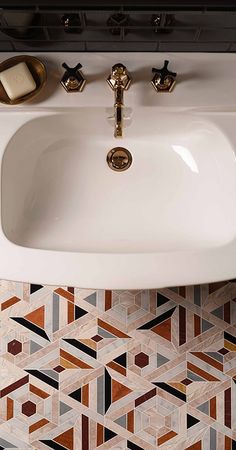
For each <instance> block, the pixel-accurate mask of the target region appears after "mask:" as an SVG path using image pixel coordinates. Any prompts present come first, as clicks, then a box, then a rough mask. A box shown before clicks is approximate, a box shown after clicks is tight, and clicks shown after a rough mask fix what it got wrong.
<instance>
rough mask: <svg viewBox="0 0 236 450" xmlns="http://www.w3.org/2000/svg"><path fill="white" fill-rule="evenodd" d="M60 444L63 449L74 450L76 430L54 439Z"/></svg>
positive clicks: (71, 429) (68, 431)
mask: <svg viewBox="0 0 236 450" xmlns="http://www.w3.org/2000/svg"><path fill="white" fill-rule="evenodd" d="M53 440H54V441H55V442H57V443H58V444H60V445H62V446H63V447H65V448H67V449H68V450H73V449H74V430H73V428H70V429H69V430H67V431H64V432H63V433H61V434H59V436H57V437H55V438H54V439H53Z"/></svg>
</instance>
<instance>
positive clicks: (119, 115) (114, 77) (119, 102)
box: [107, 63, 131, 138]
mask: <svg viewBox="0 0 236 450" xmlns="http://www.w3.org/2000/svg"><path fill="white" fill-rule="evenodd" d="M107 82H108V84H109V86H110V87H111V88H112V90H113V91H114V92H115V103H114V110H115V132H114V136H115V137H116V138H118V137H122V135H123V107H124V102H123V94H124V90H127V89H128V88H129V86H130V83H131V77H130V75H129V72H128V71H127V69H126V67H125V66H124V65H123V64H120V63H118V64H115V65H114V66H113V67H112V71H111V74H110V75H109V77H108V78H107Z"/></svg>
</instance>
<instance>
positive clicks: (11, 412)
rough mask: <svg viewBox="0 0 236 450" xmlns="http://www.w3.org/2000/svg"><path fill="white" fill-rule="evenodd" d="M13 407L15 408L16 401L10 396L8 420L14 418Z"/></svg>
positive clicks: (8, 399) (8, 398)
mask: <svg viewBox="0 0 236 450" xmlns="http://www.w3.org/2000/svg"><path fill="white" fill-rule="evenodd" d="M13 408H14V402H13V400H12V399H11V398H10V397H7V420H10V419H12V418H13V413H14V411H13Z"/></svg>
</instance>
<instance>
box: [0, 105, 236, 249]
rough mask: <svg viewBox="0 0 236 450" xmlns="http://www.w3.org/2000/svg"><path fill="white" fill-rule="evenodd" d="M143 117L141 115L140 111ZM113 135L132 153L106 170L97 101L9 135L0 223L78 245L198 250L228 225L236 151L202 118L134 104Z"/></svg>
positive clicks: (24, 235) (24, 241)
mask: <svg viewBox="0 0 236 450" xmlns="http://www.w3.org/2000/svg"><path fill="white" fill-rule="evenodd" d="M147 117H149V120H146V118H147ZM125 131H126V137H125V138H124V139H122V146H124V147H125V148H127V149H128V150H129V151H130V152H131V154H132V156H133V163H132V165H131V167H130V168H129V169H128V170H127V171H125V172H120V173H118V172H115V171H113V170H111V169H110V168H109V167H108V165H107V162H106V156H107V153H108V151H109V150H110V149H111V148H113V147H114V146H117V140H116V139H115V138H113V137H112V128H111V127H110V125H109V121H108V120H107V112H106V110H105V109H104V108H101V109H99V108H95V109H94V110H93V109H92V108H84V109H78V110H76V111H74V112H73V114H72V113H62V114H53V115H49V116H41V117H39V118H35V119H32V120H30V121H28V122H26V123H25V124H24V125H23V126H22V127H21V128H20V129H19V130H17V131H16V132H15V134H14V135H13V137H12V139H11V140H10V142H9V143H8V145H7V147H6V149H5V153H4V156H3V163H2V226H3V231H4V233H5V235H6V237H7V238H8V239H9V240H10V241H12V242H14V243H15V244H17V245H20V246H24V247H29V248H36V249H42V250H45V249H46V250H58V251H68V252H85V253H109V254H112V253H123V254H125V253H136V254H138V253H140V252H144V253H155V252H176V251H190V250H205V249H210V248H215V247H218V246H222V245H225V244H227V243H228V242H230V241H232V240H233V239H234V237H235V230H236V209H233V208H232V195H235V198H236V176H235V171H236V166H235V154H234V151H233V149H232V146H231V145H230V143H229V141H228V139H227V138H226V137H225V135H224V134H223V132H222V131H221V130H220V129H219V128H217V127H216V126H215V125H214V124H213V123H212V122H211V121H209V119H205V118H203V117H201V115H199V114H198V115H194V114H191V113H190V114H186V113H181V112H179V113H177V114H174V113H173V112H172V113H168V114H167V113H162V114H161V115H160V117H159V118H158V121H156V117H155V109H154V108H150V109H149V108H148V109H145V110H144V109H141V108H140V109H137V110H136V111H134V113H133V118H132V124H131V125H130V127H129V129H127V130H125Z"/></svg>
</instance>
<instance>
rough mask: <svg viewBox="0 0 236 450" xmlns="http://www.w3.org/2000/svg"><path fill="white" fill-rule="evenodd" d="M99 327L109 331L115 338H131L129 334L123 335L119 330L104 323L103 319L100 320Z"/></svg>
mask: <svg viewBox="0 0 236 450" xmlns="http://www.w3.org/2000/svg"><path fill="white" fill-rule="evenodd" d="M98 325H99V326H100V327H102V328H104V330H107V331H109V332H110V333H112V334H114V335H115V336H117V337H119V338H124V339H125V338H130V336H128V334H126V333H123V332H122V331H120V330H118V328H115V327H113V326H112V325H110V324H108V323H107V322H104V321H103V320H101V319H98Z"/></svg>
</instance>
